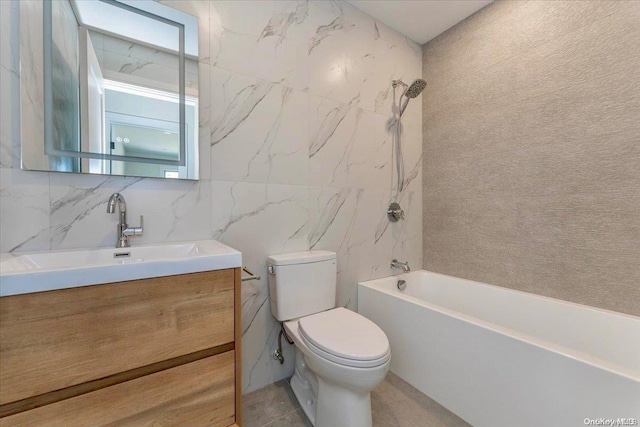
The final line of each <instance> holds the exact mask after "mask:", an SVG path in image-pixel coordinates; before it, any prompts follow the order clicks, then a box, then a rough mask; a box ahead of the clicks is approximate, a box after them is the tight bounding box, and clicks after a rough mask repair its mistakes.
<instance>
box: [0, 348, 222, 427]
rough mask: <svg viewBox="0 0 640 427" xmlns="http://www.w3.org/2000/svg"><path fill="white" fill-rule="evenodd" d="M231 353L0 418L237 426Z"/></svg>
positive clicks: (31, 422) (26, 422) (6, 421)
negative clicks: (235, 421) (235, 423)
mask: <svg viewBox="0 0 640 427" xmlns="http://www.w3.org/2000/svg"><path fill="white" fill-rule="evenodd" d="M234 411H235V407H234V352H233V351H229V352H226V353H222V354H219V355H217V356H212V357H208V358H206V359H201V360H198V361H195V362H191V363H187V364H186V365H181V366H178V367H175V368H171V369H167V370H165V371H160V372H157V373H155V374H151V375H147V376H144V377H141V378H137V379H134V380H131V381H127V382H124V383H121V384H118V385H114V386H111V387H107V388H103V389H100V390H97V391H94V392H91V393H87V394H83V395H80V396H77V397H74V398H71V399H67V400H63V401H60V402H57V403H53V404H51V405H47V406H43V407H40V408H36V409H32V410H30V411H26V412H21V413H19V414H15V415H11V416H9V417H6V418H2V419H0V426H2V427H13V426H25V427H27V426H28V427H33V426H65V427H70V426H104V425H117V426H132V427H133V426H136V427H137V426H144V425H162V426H165V425H166V426H189V427H199V426H215V427H217V426H220V427H226V426H229V425H231V424H233V423H234Z"/></svg>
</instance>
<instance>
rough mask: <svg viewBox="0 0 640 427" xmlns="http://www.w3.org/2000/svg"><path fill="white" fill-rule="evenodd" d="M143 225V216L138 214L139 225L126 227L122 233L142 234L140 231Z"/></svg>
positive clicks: (130, 234)
mask: <svg viewBox="0 0 640 427" xmlns="http://www.w3.org/2000/svg"><path fill="white" fill-rule="evenodd" d="M143 227H144V217H143V216H142V215H140V226H139V227H127V228H126V229H125V230H124V231H123V233H124V234H125V235H127V236H142V232H143V231H144V230H143Z"/></svg>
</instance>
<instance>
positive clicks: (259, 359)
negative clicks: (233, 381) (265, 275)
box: [242, 299, 295, 394]
mask: <svg viewBox="0 0 640 427" xmlns="http://www.w3.org/2000/svg"><path fill="white" fill-rule="evenodd" d="M279 333H280V323H279V322H277V321H276V319H275V318H274V317H273V316H272V315H271V310H270V309H269V301H268V299H267V301H266V303H265V304H264V305H262V306H261V308H260V310H259V311H258V313H257V315H256V317H255V318H254V321H253V323H252V324H251V326H250V327H249V328H248V329H247V330H246V332H245V333H244V335H243V336H242V393H244V394H246V393H249V392H252V391H254V390H258V389H261V388H262V387H264V386H265V385H268V384H271V383H273V382H276V381H279V380H281V379H283V378H289V377H290V376H291V375H293V369H294V361H295V350H294V349H295V347H294V346H292V345H290V344H288V343H287V341H286V340H285V339H284V338H283V339H282V351H283V355H284V364H283V365H281V364H280V362H279V361H277V360H276V359H274V358H273V352H274V350H275V349H276V348H278V334H279Z"/></svg>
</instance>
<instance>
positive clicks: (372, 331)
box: [298, 308, 391, 368]
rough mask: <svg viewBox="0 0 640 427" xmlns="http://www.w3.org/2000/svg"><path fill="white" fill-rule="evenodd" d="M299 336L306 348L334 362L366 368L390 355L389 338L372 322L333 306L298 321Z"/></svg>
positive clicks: (376, 364)
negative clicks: (330, 308)
mask: <svg viewBox="0 0 640 427" xmlns="http://www.w3.org/2000/svg"><path fill="white" fill-rule="evenodd" d="M298 327H299V328H298V329H299V331H300V338H301V339H302V341H304V343H305V344H306V345H307V347H308V348H309V350H311V351H313V353H315V354H316V355H318V356H320V357H322V358H324V359H327V360H330V361H332V362H334V363H337V364H340V365H344V366H351V367H358V368H370V367H374V366H379V365H382V364H384V363H386V362H387V361H388V360H389V359H390V358H391V352H390V349H389V340H388V339H387V336H386V335H385V333H384V332H383V331H382V329H380V328H379V327H378V326H377V325H376V324H375V323H373V322H372V321H370V320H369V319H367V318H366V317H364V316H362V315H360V314H358V313H355V312H353V311H351V310H347V309H345V308H336V309H333V310H327V311H323V312H321V313H317V314H313V315H311V316H307V317H304V318H302V319H300V320H299V321H298Z"/></svg>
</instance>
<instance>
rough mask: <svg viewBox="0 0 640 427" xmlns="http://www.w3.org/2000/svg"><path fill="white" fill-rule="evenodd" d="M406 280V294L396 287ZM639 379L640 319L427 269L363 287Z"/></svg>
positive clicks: (365, 284)
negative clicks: (476, 322)
mask: <svg viewBox="0 0 640 427" xmlns="http://www.w3.org/2000/svg"><path fill="white" fill-rule="evenodd" d="M399 279H402V280H405V281H406V282H407V286H406V288H405V289H404V290H399V289H398V288H397V282H398V280H399ZM360 285H361V286H367V287H371V288H373V289H376V290H379V291H381V292H385V293H388V294H392V295H395V296H399V297H401V298H405V299H410V300H413V301H414V302H415V303H417V304H422V305H426V306H428V307H429V308H432V309H436V310H444V311H446V312H447V314H450V315H454V316H459V317H463V318H465V319H467V320H471V321H474V320H477V321H479V322H481V323H483V324H484V326H485V327H489V328H493V329H499V330H500V332H502V333H507V334H509V335H511V336H514V337H516V338H520V339H527V340H531V341H533V342H535V343H538V344H540V345H543V346H545V345H550V346H552V347H553V348H551V349H552V350H554V351H557V352H561V353H564V354H566V355H568V356H571V357H577V358H581V359H583V360H585V361H586V362H587V363H591V364H597V365H601V366H602V367H604V368H605V369H608V370H612V371H615V372H616V373H620V374H622V375H625V376H627V377H632V378H634V379H635V380H637V381H640V317H636V316H631V315H626V314H621V313H616V312H612V311H608V310H601V309H597V308H593V307H589V306H584V305H580V304H574V303H570V302H566V301H561V300H556V299H553V298H548V297H543V296H538V295H534V294H529V293H526V292H520V291H515V290H511V289H507V288H502V287H498V286H492V285H488V284H484V283H480V282H475V281H471V280H466V279H460V278H456V277H452V276H446V275H443V274H438V273H432V272H428V271H425V270H420V271H414V272H411V273H407V274H401V275H397V276H391V277H386V278H382V279H376V280H371V281H368V282H362V283H360Z"/></svg>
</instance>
